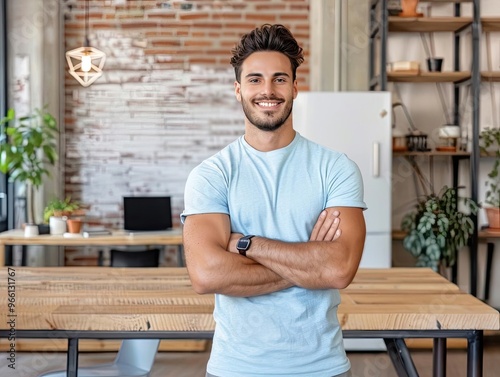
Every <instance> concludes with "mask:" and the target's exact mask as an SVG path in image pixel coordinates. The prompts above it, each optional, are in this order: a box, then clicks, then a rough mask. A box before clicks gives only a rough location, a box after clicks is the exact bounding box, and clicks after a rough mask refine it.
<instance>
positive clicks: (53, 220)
mask: <svg viewBox="0 0 500 377" xmlns="http://www.w3.org/2000/svg"><path fill="white" fill-rule="evenodd" d="M49 226H50V234H53V235H61V234H64V233H65V232H66V216H63V217H56V216H51V217H50V219H49Z"/></svg>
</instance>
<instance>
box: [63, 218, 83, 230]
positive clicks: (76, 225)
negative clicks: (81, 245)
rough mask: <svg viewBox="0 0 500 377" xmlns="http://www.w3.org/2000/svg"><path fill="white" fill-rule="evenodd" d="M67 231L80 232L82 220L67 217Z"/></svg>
mask: <svg viewBox="0 0 500 377" xmlns="http://www.w3.org/2000/svg"><path fill="white" fill-rule="evenodd" d="M66 224H67V226H68V232H69V233H80V232H81V231H82V225H83V222H82V220H77V219H68V220H66Z"/></svg>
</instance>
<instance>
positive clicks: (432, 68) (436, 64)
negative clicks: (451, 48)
mask: <svg viewBox="0 0 500 377" xmlns="http://www.w3.org/2000/svg"><path fill="white" fill-rule="evenodd" d="M443 61H444V59H443V58H428V59H427V69H428V70H429V72H441V70H442V68H443Z"/></svg>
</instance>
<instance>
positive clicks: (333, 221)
mask: <svg viewBox="0 0 500 377" xmlns="http://www.w3.org/2000/svg"><path fill="white" fill-rule="evenodd" d="M339 216H340V212H339V211H332V210H330V211H329V210H328V209H325V210H323V211H321V213H320V214H319V217H318V220H317V221H316V224H314V228H313V230H312V232H311V237H309V241H335V240H336V239H337V238H339V237H340V235H341V234H342V231H341V230H340V229H339V225H340V217H339Z"/></svg>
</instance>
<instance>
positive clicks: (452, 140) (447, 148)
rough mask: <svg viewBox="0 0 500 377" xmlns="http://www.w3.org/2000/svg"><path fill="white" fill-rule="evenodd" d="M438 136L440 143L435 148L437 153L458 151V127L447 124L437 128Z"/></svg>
mask: <svg viewBox="0 0 500 377" xmlns="http://www.w3.org/2000/svg"><path fill="white" fill-rule="evenodd" d="M438 136H439V140H440V143H439V145H438V146H437V147H436V150H437V151H439V152H456V151H458V149H459V146H460V144H459V142H458V141H459V139H460V127H459V126H456V125H453V124H447V125H444V126H443V127H441V128H439V131H438Z"/></svg>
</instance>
